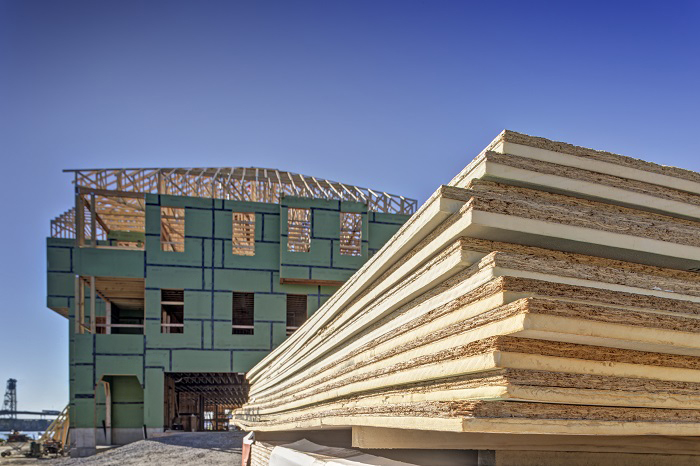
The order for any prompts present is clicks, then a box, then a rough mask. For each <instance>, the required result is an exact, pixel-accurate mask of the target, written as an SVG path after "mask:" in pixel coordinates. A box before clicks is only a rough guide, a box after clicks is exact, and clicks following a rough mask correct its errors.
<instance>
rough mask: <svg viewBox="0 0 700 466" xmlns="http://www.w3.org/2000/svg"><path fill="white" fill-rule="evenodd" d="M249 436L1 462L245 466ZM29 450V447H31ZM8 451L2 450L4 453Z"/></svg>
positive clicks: (177, 439) (157, 441)
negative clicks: (245, 440)
mask: <svg viewBox="0 0 700 466" xmlns="http://www.w3.org/2000/svg"><path fill="white" fill-rule="evenodd" d="M244 436H245V432H238V431H234V432H186V433H180V434H173V435H169V436H166V437H160V438H153V439H149V440H141V441H138V442H134V443H130V444H128V445H124V446H122V447H117V448H112V449H110V450H107V451H103V452H100V453H98V454H97V455H95V456H91V457H88V458H55V459H53V458H42V459H32V458H25V457H24V456H23V455H21V454H20V453H18V452H13V454H12V455H11V456H9V457H6V458H2V459H0V465H2V466H10V465H29V464H31V465H35V466H37V465H41V464H43V465H45V466H73V465H76V466H77V465H85V466H125V465H146V464H147V465H154V466H166V465H167V466H170V465H188V464H205V465H207V466H215V465H223V464H226V465H227V466H236V465H238V464H240V463H241V443H242V439H243V437H244ZM27 448H28V446H27ZM5 449H7V447H5V446H1V447H0V451H2V450H5Z"/></svg>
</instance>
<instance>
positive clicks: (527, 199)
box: [469, 180, 700, 246]
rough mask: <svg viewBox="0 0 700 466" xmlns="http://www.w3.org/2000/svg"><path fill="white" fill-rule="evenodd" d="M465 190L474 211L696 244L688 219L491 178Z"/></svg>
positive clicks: (694, 229) (694, 224)
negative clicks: (493, 180)
mask: <svg viewBox="0 0 700 466" xmlns="http://www.w3.org/2000/svg"><path fill="white" fill-rule="evenodd" d="M469 189H470V191H471V192H472V193H473V194H474V198H473V199H472V200H471V201H470V203H471V205H472V207H473V208H474V209H477V210H484V211H487V212H492V213H499V214H503V215H513V216H516V217H524V218H531V219H536V220H542V221H546V222H553V223H563V224H567V225H574V226H579V227H583V228H591V229H594V230H601V231H609V232H612V233H623V234H628V235H633V236H640V237H645V238H652V239H657V240H660V241H668V242H672V243H678V244H686V245H689V246H700V236H698V234H697V233H698V225H699V224H698V223H697V222H692V221H689V220H683V219H678V218H674V217H668V216H665V215H660V214H654V213H650V212H644V211H640V210H635V209H630V208H627V207H620V206H615V205H610V204H604V203H601V202H595V201H589V200H586V199H578V198H573V197H569V196H562V195H559V194H552V193H547V192H544V191H536V190H532V189H528V188H520V187H516V186H509V185H504V184H501V183H495V182H492V181H483V180H474V181H473V182H472V183H471V186H470V188H469Z"/></svg>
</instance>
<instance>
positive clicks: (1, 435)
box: [0, 431, 43, 440]
mask: <svg viewBox="0 0 700 466" xmlns="http://www.w3.org/2000/svg"><path fill="white" fill-rule="evenodd" d="M11 433H12V432H0V439H3V440H6V439H7V436H8V435H10V434H11ZM20 433H21V434H24V435H26V436H28V437H30V438H32V439H34V440H36V439H38V438H39V437H41V434H43V432H31V431H30V432H20Z"/></svg>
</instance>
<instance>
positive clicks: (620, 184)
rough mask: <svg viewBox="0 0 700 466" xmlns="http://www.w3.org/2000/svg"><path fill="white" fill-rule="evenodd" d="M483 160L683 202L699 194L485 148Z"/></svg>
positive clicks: (698, 199)
mask: <svg viewBox="0 0 700 466" xmlns="http://www.w3.org/2000/svg"><path fill="white" fill-rule="evenodd" d="M485 155H486V160H487V161H489V162H494V163H498V164H501V165H507V166H509V167H513V168H520V169H523V170H529V171H533V172H536V173H540V174H547V175H556V176H560V177H563V178H568V179H573V180H579V181H587V182H590V183H595V184H600V185H603V186H609V187H612V188H617V189H624V190H626V191H631V192H635V193H639V194H646V195H649V196H654V197H657V198H659V199H667V200H671V201H676V202H683V203H688V204H692V205H700V195H697V194H693V193H689V192H686V191H680V190H677V189H671V188H667V187H664V186H659V185H655V184H650V183H644V182H641V181H636V180H630V179H627V178H621V177H619V176H613V175H608V174H605V173H598V172H592V171H589V170H583V169H580V168H574V167H568V166H565V165H559V164H556V163H551V162H543V161H540V160H535V159H529V158H526V157H520V156H517V155H506V154H499V153H497V152H487V153H486V154H485Z"/></svg>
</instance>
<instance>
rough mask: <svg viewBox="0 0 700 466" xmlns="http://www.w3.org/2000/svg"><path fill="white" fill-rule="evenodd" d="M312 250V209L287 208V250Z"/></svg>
mask: <svg viewBox="0 0 700 466" xmlns="http://www.w3.org/2000/svg"><path fill="white" fill-rule="evenodd" d="M310 250H311V210H309V209H297V208H292V207H290V208H289V209H287V251H289V252H309V251H310Z"/></svg>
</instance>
